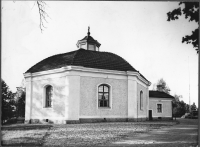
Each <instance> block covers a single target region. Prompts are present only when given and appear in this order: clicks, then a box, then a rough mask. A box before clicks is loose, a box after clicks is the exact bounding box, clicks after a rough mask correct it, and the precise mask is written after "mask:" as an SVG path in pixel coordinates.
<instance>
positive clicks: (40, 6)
mask: <svg viewBox="0 0 200 147" xmlns="http://www.w3.org/2000/svg"><path fill="white" fill-rule="evenodd" d="M37 6H38V10H39V15H40V30H41V32H42V31H43V29H44V28H46V27H45V25H44V21H45V22H46V23H48V22H47V20H46V18H47V17H49V15H48V14H47V13H46V10H45V7H46V3H45V2H44V1H37Z"/></svg>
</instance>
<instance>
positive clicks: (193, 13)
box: [167, 2, 199, 53]
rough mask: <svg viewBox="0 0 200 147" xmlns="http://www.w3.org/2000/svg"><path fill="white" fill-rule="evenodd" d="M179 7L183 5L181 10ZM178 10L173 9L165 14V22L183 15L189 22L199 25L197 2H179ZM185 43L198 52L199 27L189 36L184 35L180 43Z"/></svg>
mask: <svg viewBox="0 0 200 147" xmlns="http://www.w3.org/2000/svg"><path fill="white" fill-rule="evenodd" d="M180 5H184V7H183V8H181V6H180ZM179 6H180V7H179V8H177V9H174V10H173V11H171V12H168V13H167V16H168V19H167V21H171V20H176V19H179V16H181V15H182V14H183V15H185V18H186V19H189V22H190V21H195V22H196V23H198V24H199V3H198V2H180V3H179ZM184 42H186V43H187V44H192V45H193V47H194V48H195V49H196V50H197V53H198V52H199V27H198V28H197V29H195V30H194V31H192V34H191V35H186V36H185V37H183V38H182V43H184Z"/></svg>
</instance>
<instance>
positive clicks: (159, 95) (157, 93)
mask: <svg viewBox="0 0 200 147" xmlns="http://www.w3.org/2000/svg"><path fill="white" fill-rule="evenodd" d="M151 97H153V98H174V97H173V96H171V95H169V94H167V93H165V92H162V91H153V90H149V98H151Z"/></svg>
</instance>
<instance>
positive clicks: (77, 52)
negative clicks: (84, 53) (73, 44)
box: [71, 49, 80, 65]
mask: <svg viewBox="0 0 200 147" xmlns="http://www.w3.org/2000/svg"><path fill="white" fill-rule="evenodd" d="M78 51H80V49H78V50H76V52H75V53H74V56H73V59H72V62H71V65H73V63H74V59H75V56H76V54H77V53H78Z"/></svg>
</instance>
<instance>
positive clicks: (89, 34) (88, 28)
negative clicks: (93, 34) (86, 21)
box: [87, 26, 90, 36]
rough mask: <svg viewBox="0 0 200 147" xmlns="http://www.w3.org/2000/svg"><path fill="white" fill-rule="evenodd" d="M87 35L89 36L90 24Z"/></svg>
mask: <svg viewBox="0 0 200 147" xmlns="http://www.w3.org/2000/svg"><path fill="white" fill-rule="evenodd" d="M87 34H88V36H90V26H89V27H88V33H87Z"/></svg>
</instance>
